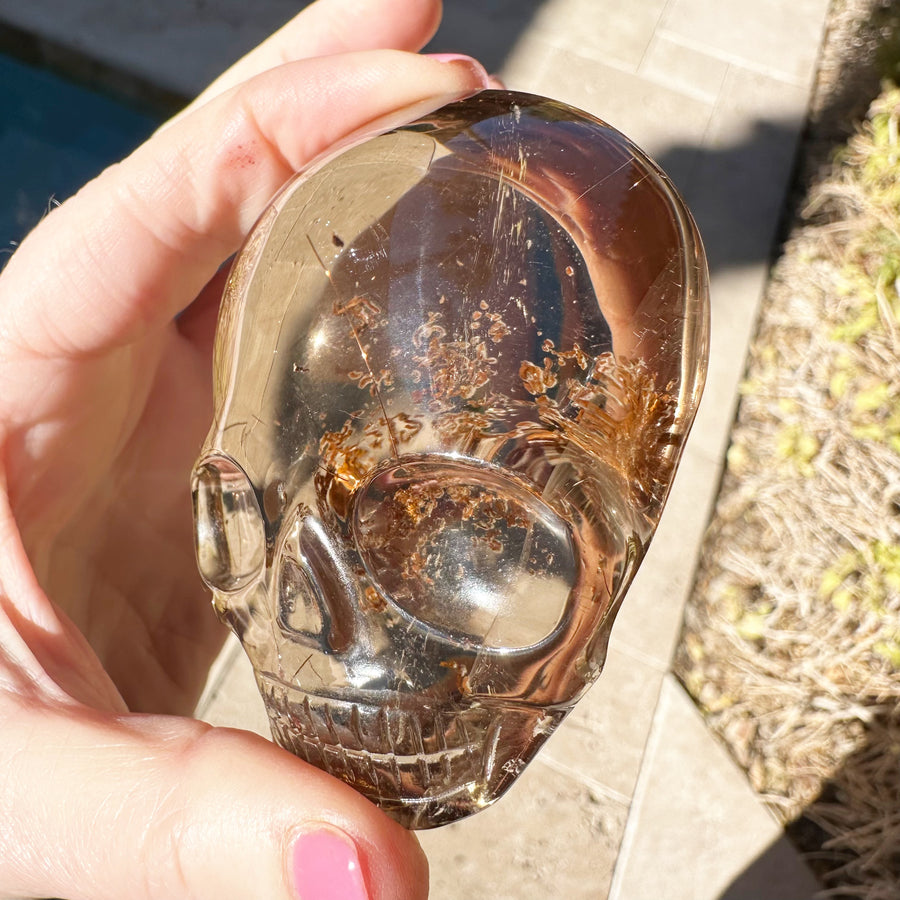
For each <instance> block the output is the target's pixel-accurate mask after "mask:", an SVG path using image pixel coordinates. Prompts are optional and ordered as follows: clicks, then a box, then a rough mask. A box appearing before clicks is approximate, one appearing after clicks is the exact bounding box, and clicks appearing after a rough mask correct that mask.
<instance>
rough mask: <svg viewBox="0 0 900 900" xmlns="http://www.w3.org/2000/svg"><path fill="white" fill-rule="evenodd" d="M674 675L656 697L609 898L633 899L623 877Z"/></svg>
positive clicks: (637, 826) (608, 899) (660, 735)
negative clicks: (666, 693)
mask: <svg viewBox="0 0 900 900" xmlns="http://www.w3.org/2000/svg"><path fill="white" fill-rule="evenodd" d="M670 678H674V676H673V675H671V673H667V674H666V675H664V676H663V680H662V684H661V685H660V689H659V695H658V696H657V699H656V707H655V709H654V710H653V721H652V722H651V724H650V732H649V734H648V735H647V740H646V742H645V744H644V755H643V757H642V758H641V767H640V770H639V771H638V777H637V782H636V783H635V786H634V793H633V794H632V796H631V805H630V806H629V808H628V818H627V819H626V820H625V830H624V832H623V833H622V841H621V843H620V844H619V852H618V853H617V854H616V861H615V865H614V866H613V874H612V881H611V883H610V886H609V894H608V895H607V900H629V898H627V897H622V896H621V894H620V892H619V886H620V884H621V879H622V877H623V875H622V873H623V872H624V870H625V865H626V864H627V862H628V857H629V855H630V853H631V848H632V846H633V844H634V841H635V834H636V832H637V830H638V828H639V819H640V812H641V807H642V806H643V802H644V797H645V796H646V795H647V791H648V787H647V784H648V781H649V779H650V775H649V772H650V767H649V765H648V762H649V761H650V760H651V759H652V758H653V756H654V755H655V753H656V750H657V748H658V747H659V746H660V744H661V742H662V732H663V728H662V725H661V724H660V721H661V719H662V706H663V703H664V698H663V692H664V691H665V690H666V685H667V683H668V681H669V679H670Z"/></svg>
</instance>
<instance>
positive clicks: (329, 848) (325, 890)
mask: <svg viewBox="0 0 900 900" xmlns="http://www.w3.org/2000/svg"><path fill="white" fill-rule="evenodd" d="M291 874H292V876H293V879H294V893H295V894H296V896H297V897H299V898H300V900H369V892H368V891H367V890H366V884H365V881H364V880H363V874H362V868H361V866H360V863H359V854H357V852H356V847H355V846H354V844H353V842H352V841H351V840H350V838H349V837H347V836H346V835H345V834H343V833H342V832H339V831H337V830H333V829H331V828H321V829H319V830H317V831H307V832H304V833H302V834H300V835H299V836H298V837H297V838H296V840H295V841H294V846H293V849H292V851H291Z"/></svg>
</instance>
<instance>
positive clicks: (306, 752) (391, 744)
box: [256, 673, 568, 829]
mask: <svg viewBox="0 0 900 900" xmlns="http://www.w3.org/2000/svg"><path fill="white" fill-rule="evenodd" d="M256 679H257V684H258V686H259V690H260V693H261V694H262V697H263V700H264V702H265V705H266V710H267V712H268V715H269V723H270V726H271V729H272V735H273V737H274V739H275V741H276V743H278V744H279V745H281V746H282V747H284V748H285V749H286V750H289V751H290V752H291V753H293V754H294V755H296V756H298V757H300V758H301V759H304V760H306V761H307V762H309V763H310V764H312V765H314V766H316V767H317V768H320V769H323V770H324V771H326V772H328V773H329V774H330V775H333V776H334V777H336V778H339V779H341V780H342V781H344V782H346V783H347V784H349V785H350V786H351V787H353V788H355V789H356V790H358V791H359V792H360V793H361V794H363V795H364V796H365V797H367V798H368V799H369V800H371V801H372V802H373V803H375V804H376V805H377V806H379V807H380V808H381V809H382V810H383V811H384V812H385V813H387V814H388V815H389V816H390V817H391V818H393V819H395V820H396V821H397V822H399V823H400V824H401V825H403V826H404V827H405V828H410V829H427V828H436V827H438V826H440V825H446V824H449V823H450V822H454V821H456V820H457V819H462V818H465V817H466V816H470V815H472V814H473V813H476V812H479V811H480V810H482V809H485V808H486V807H488V806H490V805H491V804H492V803H494V802H495V801H496V800H498V799H499V798H500V797H501V796H502V795H503V794H504V793H505V792H506V790H507V789H508V788H509V787H510V786H511V785H512V783H513V782H514V781H515V780H516V778H517V777H518V776H519V774H520V773H521V772H522V770H523V769H524V768H525V766H526V765H527V764H528V763H529V762H530V761H531V759H532V758H533V757H534V755H535V754H536V753H537V752H538V750H539V749H540V748H541V746H542V745H543V744H544V742H545V741H546V739H547V738H548V737H549V736H550V734H552V733H553V731H554V730H555V728H556V727H557V725H559V723H560V722H561V721H562V720H563V718H564V717H565V715H566V713H567V712H568V709H542V708H537V707H529V706H527V705H525V704H515V703H511V702H509V701H506V702H501V703H496V702H487V701H483V702H478V701H475V700H473V699H471V698H465V697H461V698H457V699H456V700H453V699H446V700H444V701H442V702H439V703H438V702H435V703H433V704H431V703H427V702H426V703H421V704H418V705H417V706H409V707H406V706H400V705H397V704H395V705H385V704H381V705H377V706H376V705H373V704H365V703H359V702H350V701H346V700H342V699H339V698H325V697H321V696H316V695H312V694H308V693H305V692H304V691H301V690H297V689H296V688H291V687H288V686H287V685H285V684H284V683H283V682H281V681H280V680H278V679H275V678H271V677H269V676H266V675H265V674H261V673H257V676H256Z"/></svg>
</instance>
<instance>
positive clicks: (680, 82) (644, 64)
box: [637, 35, 728, 103]
mask: <svg viewBox="0 0 900 900" xmlns="http://www.w3.org/2000/svg"><path fill="white" fill-rule="evenodd" d="M637 71H638V74H639V75H640V76H641V77H642V78H647V79H648V80H650V81H653V82H656V83H657V84H661V85H664V86H666V87H668V88H669V89H671V90H675V91H678V92H679V93H682V94H684V95H685V96H686V97H691V98H692V99H694V100H699V101H701V102H702V103H715V102H716V99H717V98H718V96H719V91H720V89H721V88H722V84H723V83H724V81H725V75H726V73H727V72H728V63H727V62H725V61H724V60H722V59H719V58H717V57H715V56H710V55H709V54H708V53H703V52H701V51H699V50H695V49H694V48H692V47H686V46H685V45H684V44H682V43H679V42H677V41H673V40H671V39H669V38H666V37H661V36H660V35H655V36H654V38H653V40H652V41H651V42H650V46H649V47H648V48H647V52H646V53H645V54H644V57H643V59H642V60H641V65H640V68H639V69H638V70H637Z"/></svg>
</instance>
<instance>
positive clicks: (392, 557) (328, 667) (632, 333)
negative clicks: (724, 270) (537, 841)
mask: <svg viewBox="0 0 900 900" xmlns="http://www.w3.org/2000/svg"><path fill="white" fill-rule="evenodd" d="M706 290H707V288H706V271H705V262H704V257H703V251H702V248H701V245H700V241H699V239H698V236H697V232H696V229H695V227H694V224H693V222H692V220H691V217H690V214H689V213H688V212H687V210H686V208H685V207H684V205H683V203H682V202H681V201H680V199H679V197H678V196H677V194H676V192H675V191H674V189H673V188H672V186H671V184H670V182H669V181H668V180H667V178H666V176H665V175H664V174H663V173H662V172H661V171H660V170H659V169H658V168H657V167H656V166H655V165H654V164H653V163H652V162H651V161H650V160H648V159H647V157H646V156H644V155H643V154H642V153H641V152H640V151H639V150H638V149H637V148H636V147H635V146H634V145H633V144H631V143H630V142H629V141H628V140H627V139H626V138H625V137H623V136H622V135H621V134H619V133H618V132H617V131H615V130H614V129H612V128H611V127H609V126H608V125H605V124H604V123H602V122H600V121H599V120H597V119H594V118H593V117H591V116H589V115H587V114H585V113H581V112H579V111H577V110H574V109H572V108H570V107H567V106H565V105H563V104H560V103H555V102H553V101H549V100H546V99H544V98H539V97H534V96H529V95H523V94H515V93H508V92H497V91H494V92H485V93H482V94H479V95H477V96H475V97H473V98H470V99H468V100H465V101H462V102H459V103H455V104H453V105H451V106H448V107H445V108H444V109H442V110H439V111H438V112H436V113H434V114H432V115H430V116H427V117H425V118H424V119H422V120H420V121H418V122H415V123H413V124H411V125H409V126H406V127H403V128H399V129H395V130H393V131H390V132H388V133H385V134H381V135H378V136H375V137H370V138H368V139H366V140H362V141H357V142H355V143H353V144H352V145H351V146H349V147H344V148H342V149H340V150H339V151H337V152H335V153H332V154H331V155H329V156H328V157H327V158H325V159H323V160H320V161H319V162H317V163H316V164H314V165H313V166H311V167H310V168H309V169H308V170H307V171H305V172H303V173H302V174H300V175H298V176H296V177H295V178H294V179H293V180H292V181H291V182H289V184H288V185H287V186H286V187H285V188H284V189H283V190H282V192H281V193H280V194H279V195H278V197H277V198H276V199H275V201H274V202H273V203H272V205H271V206H270V207H269V209H268V210H267V211H266V213H265V214H264V215H263V216H262V218H261V219H260V220H259V222H258V223H257V225H256V226H255V228H254V229H253V231H252V233H251V234H250V236H249V238H248V239H247V242H246V244H245V246H244V248H243V250H242V252H241V253H240V255H239V256H238V257H237V259H236V261H235V263H234V266H233V269H232V272H231V276H230V280H229V283H228V287H227V289H226V293H225V298H224V301H223V306H222V311H221V318H220V325H219V332H218V336H217V344H216V351H215V363H214V365H215V420H214V422H213V425H212V428H211V430H210V433H209V436H208V438H207V440H206V443H205V445H204V447H203V450H202V454H201V456H200V459H199V461H198V463H197V466H196V469H195V472H194V477H193V492H194V509H195V518H196V540H197V558H198V562H199V566H200V571H201V573H202V575H203V578H204V580H205V581H206V583H207V584H208V585H209V587H210V588H211V589H212V591H213V593H214V598H215V600H214V603H215V608H216V611H217V612H218V614H219V616H220V617H221V618H222V620H223V621H224V622H226V623H227V624H228V625H229V626H230V627H231V628H232V629H233V630H234V631H235V632H236V634H237V635H238V637H239V638H240V640H241V642H242V643H243V646H244V648H245V650H246V652H247V654H248V656H249V657H250V660H251V661H252V663H253V667H254V669H255V671H256V677H257V681H258V684H259V688H260V691H261V692H262V695H263V698H264V700H265V704H266V707H267V709H268V712H269V716H270V719H271V725H272V731H273V734H274V736H275V738H276V740H277V741H278V742H279V743H280V744H282V745H283V746H284V747H286V748H288V749H289V750H291V751H293V752H294V753H296V754H298V755H299V756H301V757H303V758H304V759H307V760H309V761H310V762H312V763H314V764H315V765H317V766H320V767H321V768H323V769H325V770H327V771H328V772H331V773H333V774H334V775H336V776H338V777H340V778H342V779H344V780H345V781H347V782H349V783H350V784H352V785H353V786H355V787H356V788H357V789H359V790H360V791H362V792H363V793H364V794H365V795H366V796H368V797H369V798H371V799H372V800H373V801H375V802H376V803H378V804H379V805H380V806H382V807H383V808H384V809H385V810H387V811H388V812H389V813H390V814H392V815H393V816H394V817H395V818H397V819H398V820H399V821H400V822H402V823H403V824H405V825H407V826H410V827H419V828H423V827H429V826H434V825H439V824H442V823H445V822H449V821H452V820H453V819H457V818H460V817H462V816H465V815H467V814H469V813H471V812H473V811H475V810H477V809H480V808H482V807H484V806H486V805H488V804H489V803H491V802H493V801H494V800H495V799H496V798H497V797H499V796H500V795H501V794H502V793H503V792H504V790H506V788H507V787H508V786H509V785H510V784H511V783H512V782H513V780H514V779H515V778H516V776H517V775H518V774H519V773H520V772H521V770H522V769H523V767H524V766H525V765H526V764H527V763H528V761H529V760H530V759H531V758H532V757H533V756H534V754H535V753H536V751H537V750H538V749H539V748H540V746H541V744H542V743H543V742H544V740H545V739H546V738H547V736H548V735H549V734H550V733H551V732H552V731H553V730H554V728H556V726H557V725H558V724H559V722H560V721H561V720H562V719H563V717H564V716H565V715H566V713H567V712H568V711H569V710H570V709H571V708H572V706H573V704H574V703H575V702H576V701H577V700H578V698H579V697H580V696H581V695H582V693H583V692H584V691H585V690H586V688H587V687H588V686H589V685H590V684H591V683H592V682H593V681H594V679H595V678H596V677H597V675H598V674H599V672H600V670H601V667H602V665H603V661H604V657H605V653H606V645H607V641H608V637H609V631H610V628H611V626H612V622H613V618H614V615H615V612H616V610H617V608H618V606H619V604H620V603H621V601H622V598H623V596H624V594H625V591H626V589H627V588H628V586H629V584H630V582H631V580H632V578H633V576H634V574H635V571H636V569H637V567H638V565H639V563H640V561H641V558H642V556H643V554H644V551H645V548H646V546H647V543H648V541H649V539H650V537H651V535H652V533H653V531H654V529H655V526H656V523H657V520H658V518H659V515H660V512H661V509H662V505H663V503H664V501H665V498H666V494H667V492H668V489H669V485H670V483H671V478H672V475H673V471H674V468H675V465H676V463H677V460H678V457H679V454H680V452H681V448H682V445H683V442H684V439H685V437H686V435H687V432H688V429H689V427H690V423H691V420H692V418H693V415H694V412H695V410H696V406H697V403H698V400H699V394H700V390H701V388H702V382H703V378H704V373H705V360H706V343H707V331H708V313H707V297H706Z"/></svg>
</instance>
